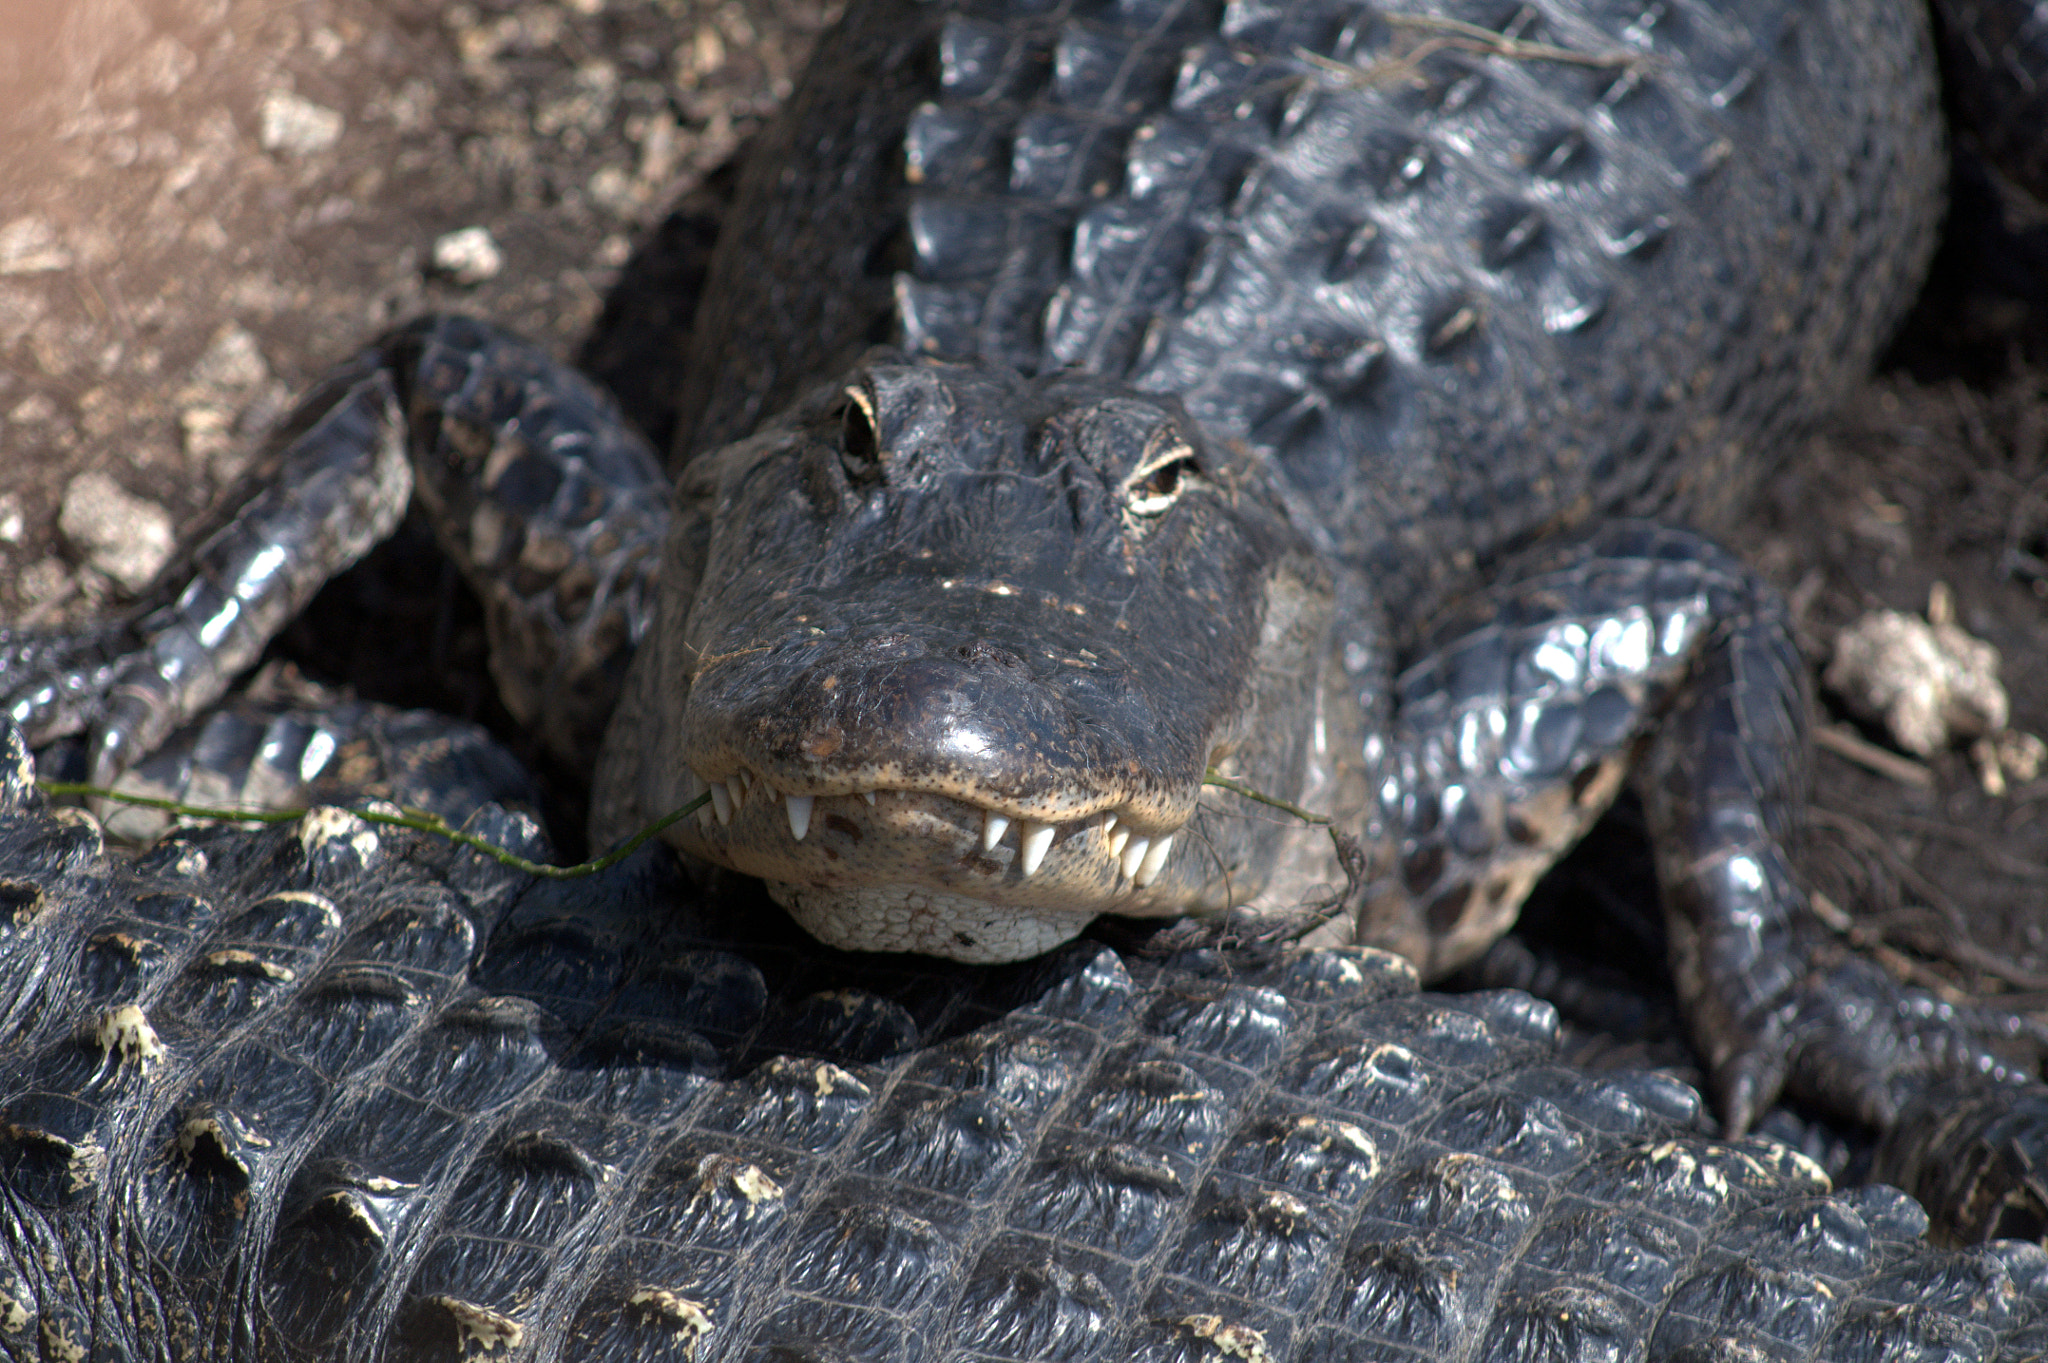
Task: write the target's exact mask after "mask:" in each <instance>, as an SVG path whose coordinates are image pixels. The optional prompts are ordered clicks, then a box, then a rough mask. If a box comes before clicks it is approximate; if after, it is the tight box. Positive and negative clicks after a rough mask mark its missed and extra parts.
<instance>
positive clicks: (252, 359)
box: [190, 322, 270, 394]
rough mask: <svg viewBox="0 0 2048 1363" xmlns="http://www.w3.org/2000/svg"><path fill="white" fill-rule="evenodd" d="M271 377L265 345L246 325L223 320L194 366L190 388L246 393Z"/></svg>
mask: <svg viewBox="0 0 2048 1363" xmlns="http://www.w3.org/2000/svg"><path fill="white" fill-rule="evenodd" d="M269 377H270V364H269V362H268V361H267V360H265V359H264V358H263V347H262V345H261V344H260V343H259V342H258V341H257V340H256V337H255V336H254V335H253V334H251V333H250V332H249V331H248V329H247V328H245V327H242V326H239V325H237V324H236V323H234V322H223V323H222V324H221V325H220V327H219V328H218V329H217V330H216V331H215V332H214V333H213V340H212V341H210V342H208V343H207V347H206V353H205V354H203V355H201V356H200V357H199V360H198V363H196V364H194V365H193V366H192V373H191V375H190V387H191V388H192V389H194V390H195V391H197V392H201V393H208V394H219V393H222V392H226V393H245V392H247V391H248V390H250V389H252V388H256V387H258V386H259V385H261V384H262V383H263V381H264V380H265V379H267V378H269Z"/></svg>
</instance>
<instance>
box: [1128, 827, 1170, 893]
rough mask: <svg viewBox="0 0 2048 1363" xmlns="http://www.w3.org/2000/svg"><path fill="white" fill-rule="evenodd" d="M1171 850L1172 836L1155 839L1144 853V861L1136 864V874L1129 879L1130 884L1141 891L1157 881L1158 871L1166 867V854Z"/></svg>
mask: <svg viewBox="0 0 2048 1363" xmlns="http://www.w3.org/2000/svg"><path fill="white" fill-rule="evenodd" d="M1172 850H1173V834H1171V833H1168V834H1167V835H1166V836H1165V837H1163V838H1157V839H1155V840H1154V841H1153V843H1152V848H1151V850H1150V851H1148V852H1146V853H1145V860H1144V861H1142V862H1140V863H1139V864H1138V874H1136V875H1134V876H1132V877H1131V883H1132V884H1133V885H1136V886H1138V887H1139V888H1140V889H1143V888H1144V887H1145V886H1147V885H1150V884H1151V883H1152V882H1153V881H1155V880H1157V879H1159V870H1160V868H1161V867H1163V866H1164V865H1166V854H1167V853H1168V852H1171V851H1172Z"/></svg>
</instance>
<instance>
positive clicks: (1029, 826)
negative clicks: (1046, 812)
mask: <svg viewBox="0 0 2048 1363" xmlns="http://www.w3.org/2000/svg"><path fill="white" fill-rule="evenodd" d="M1053 832H1054V829H1053V826H1052V825H1051V824H1049V823H1033V822H1031V820H1029V819H1024V820H1022V821H1020V822H1019V823H1018V825H1017V865H1018V867H1019V868H1020V869H1021V870H1022V871H1023V872H1024V874H1025V875H1027V876H1028V875H1032V874H1034V873H1035V872H1036V871H1037V870H1038V868H1039V867H1040V866H1043V865H1044V864H1045V853H1046V849H1047V848H1049V847H1051V846H1052V835H1053Z"/></svg>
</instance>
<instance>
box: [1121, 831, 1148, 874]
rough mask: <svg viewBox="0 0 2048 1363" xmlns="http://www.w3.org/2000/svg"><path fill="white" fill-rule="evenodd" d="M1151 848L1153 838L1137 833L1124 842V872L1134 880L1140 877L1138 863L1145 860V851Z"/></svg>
mask: <svg viewBox="0 0 2048 1363" xmlns="http://www.w3.org/2000/svg"><path fill="white" fill-rule="evenodd" d="M1151 850H1152V839H1150V838H1141V837H1138V836H1136V835H1135V834H1134V835H1132V837H1131V840H1130V841H1129V842H1127V843H1125V844H1124V852H1123V857H1124V874H1125V875H1127V876H1129V877H1130V878H1131V879H1132V880H1136V879H1137V878H1138V863H1139V862H1141V861H1143V860H1144V859H1145V853H1147V852H1149V851H1151Z"/></svg>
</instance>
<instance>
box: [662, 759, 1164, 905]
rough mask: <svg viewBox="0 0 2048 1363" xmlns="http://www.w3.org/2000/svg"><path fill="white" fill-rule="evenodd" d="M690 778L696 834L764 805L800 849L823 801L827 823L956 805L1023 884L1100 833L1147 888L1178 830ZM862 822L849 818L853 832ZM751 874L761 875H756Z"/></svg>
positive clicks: (965, 803)
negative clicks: (908, 805)
mask: <svg viewBox="0 0 2048 1363" xmlns="http://www.w3.org/2000/svg"><path fill="white" fill-rule="evenodd" d="M690 774H691V775H692V776H694V777H696V779H697V782H698V784H699V785H701V786H702V787H704V789H705V791H706V793H708V794H709V795H710V797H711V800H710V803H708V804H706V805H704V806H703V807H702V808H700V809H699V810H698V811H697V823H698V826H699V828H700V829H702V830H703V831H704V832H705V833H707V834H710V833H711V832H712V829H713V825H714V824H715V825H716V826H717V828H719V829H730V828H732V827H733V821H734V819H735V817H736V816H739V815H741V814H743V813H746V812H748V809H749V806H759V805H762V804H765V805H767V806H768V807H769V809H770V811H771V812H770V813H769V814H768V815H767V816H766V820H765V821H766V822H767V823H768V824H769V826H770V827H772V826H773V817H774V815H773V811H775V810H779V811H780V812H781V815H782V817H783V819H784V820H785V822H786V823H787V826H788V828H789V838H790V841H791V842H792V843H802V842H804V840H805V839H806V838H808V837H809V836H810V833H811V829H812V827H813V825H814V824H817V823H818V822H819V817H818V808H819V802H820V801H821V800H822V801H824V802H825V808H826V819H827V820H831V819H835V818H836V819H841V820H844V819H845V817H846V813H847V812H851V813H853V814H855V815H858V813H859V811H857V810H852V809H851V804H850V802H851V801H853V800H856V799H857V800H860V801H861V802H862V803H863V804H865V805H866V806H867V808H868V809H869V810H870V811H875V810H878V809H879V808H880V801H881V797H882V796H884V795H887V796H889V797H890V798H891V799H892V800H896V799H901V798H903V797H906V796H914V797H916V798H917V799H919V800H924V801H931V800H942V801H945V802H946V803H948V804H951V805H956V806H958V807H959V808H960V809H961V810H962V811H963V815H964V817H962V818H961V819H960V820H958V822H959V823H963V824H969V825H972V824H974V823H976V822H978V824H979V833H978V838H979V851H980V853H981V854H982V855H983V856H984V857H986V856H991V855H993V854H995V853H996V852H998V851H999V850H1002V849H1004V848H1005V847H1009V848H1011V849H1012V856H1011V858H1010V865H1011V866H1012V867H1013V868H1014V869H1015V871H1016V873H1017V878H1018V879H1019V880H1029V879H1031V877H1033V876H1034V875H1036V874H1037V873H1038V871H1039V870H1040V869H1041V868H1042V867H1043V866H1044V865H1045V860H1046V856H1047V854H1048V853H1049V852H1050V851H1051V850H1052V846H1053V844H1054V843H1055V842H1070V841H1073V840H1074V839H1076V838H1081V837H1085V836H1087V835H1089V834H1091V833H1093V834H1097V835H1099V837H1097V839H1096V843H1095V850H1097V851H1099V852H1100V853H1101V854H1102V855H1103V856H1105V857H1106V858H1107V860H1108V861H1110V862H1113V863H1114V864H1115V865H1116V866H1117V868H1118V870H1119V873H1120V874H1121V876H1122V877H1123V879H1125V880H1127V881H1129V882H1130V884H1131V887H1132V888H1133V889H1138V890H1142V889H1146V888H1148V887H1149V886H1151V885H1152V884H1153V883H1154V882H1155V881H1157V880H1158V879H1159V873H1160V871H1161V870H1162V869H1163V868H1164V867H1165V865H1166V859H1167V857H1168V856H1170V855H1172V852H1173V839H1174V833H1175V832H1176V831H1177V829H1163V830H1158V831H1154V832H1150V833H1141V832H1139V831H1138V823H1137V820H1136V816H1135V815H1134V814H1133V813H1132V812H1131V811H1130V809H1129V808H1128V807H1124V806H1119V807H1117V808H1114V809H1110V810H1107V811H1105V812H1102V813H1099V814H1095V813H1091V814H1087V815H1083V816H1081V817H1078V818H1073V819H1065V820H1057V821H1052V822H1042V821H1040V820H1037V819H1032V818H1029V817H1027V816H1025V815H1021V814H1005V813H1003V812H1001V811H1000V810H996V809H992V808H990V807H988V806H986V805H981V804H976V803H974V802H973V801H970V800H963V799H960V798H958V797H955V796H947V795H941V794H938V793H936V792H929V791H885V790H878V789H869V790H854V791H846V792H838V793H832V794H825V795H804V794H798V793H796V792H794V791H782V790H779V789H777V788H776V786H775V785H774V784H773V783H772V782H770V781H769V779H768V778H767V777H766V776H763V775H760V774H759V773H757V772H754V771H752V770H750V769H749V768H746V767H739V768H736V769H735V770H734V771H733V772H732V773H731V774H730V775H729V776H728V777H727V778H726V779H725V780H722V781H720V780H713V779H711V778H709V777H706V776H705V775H704V774H703V773H701V772H699V771H697V770H695V769H694V768H693V769H692V770H691V773H690ZM860 824H861V821H860V820H859V819H857V818H856V819H855V820H854V827H856V828H858V827H860ZM1013 834H1014V836H1012V835H1013ZM756 874H761V873H759V872H756Z"/></svg>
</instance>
